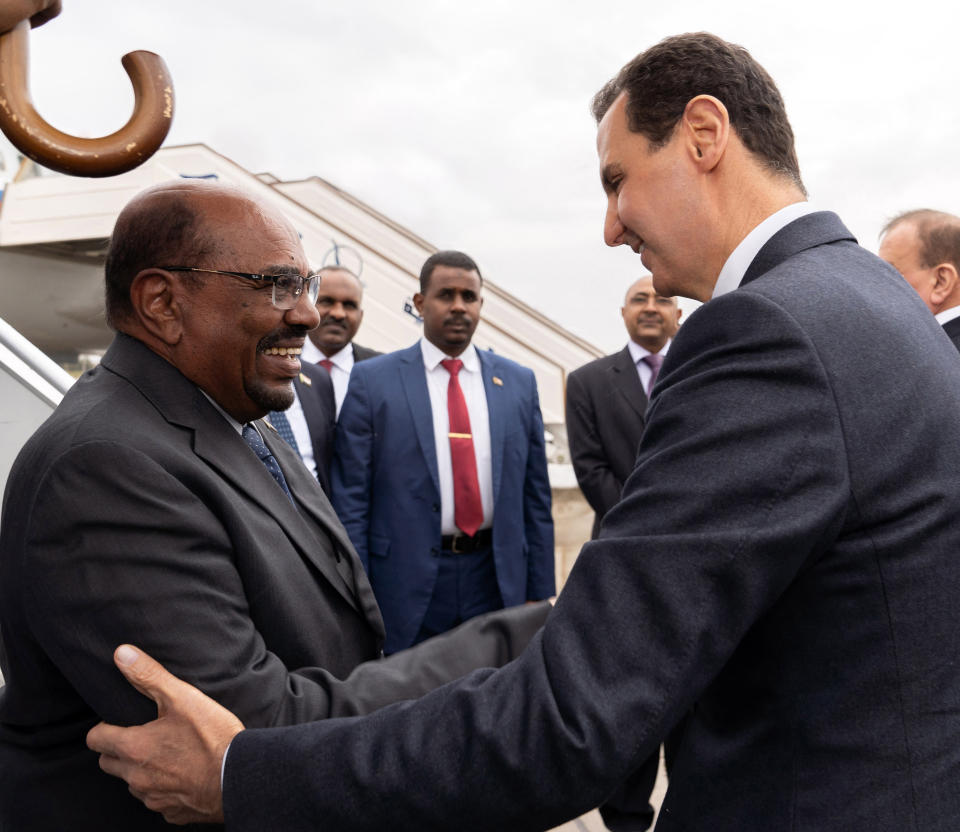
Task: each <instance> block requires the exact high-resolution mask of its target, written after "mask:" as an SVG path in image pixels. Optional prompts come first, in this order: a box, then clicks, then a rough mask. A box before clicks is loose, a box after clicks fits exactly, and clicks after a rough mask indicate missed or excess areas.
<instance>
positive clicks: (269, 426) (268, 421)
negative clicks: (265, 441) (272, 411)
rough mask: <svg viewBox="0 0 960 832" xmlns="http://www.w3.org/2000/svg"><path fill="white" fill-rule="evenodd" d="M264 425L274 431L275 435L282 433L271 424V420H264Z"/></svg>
mask: <svg viewBox="0 0 960 832" xmlns="http://www.w3.org/2000/svg"><path fill="white" fill-rule="evenodd" d="M263 423H264V424H265V425H266V426H267V427H268V428H270V430H272V431H273V432H274V433H275V434H277V436H279V435H280V431H278V430H277V429H276V428H275V427H274V426H273V424H272V423H271V422H270V420H269V419H264V420H263Z"/></svg>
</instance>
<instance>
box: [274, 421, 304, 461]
mask: <svg viewBox="0 0 960 832" xmlns="http://www.w3.org/2000/svg"><path fill="white" fill-rule="evenodd" d="M269 415H270V424H271V425H273V426H274V427H275V428H276V429H277V433H279V434H280V438H281V439H282V440H283V441H284V442H286V443H287V444H288V445H289V446H290V447H291V448H293V449H294V450H295V451H296V452H297V455H298V456H299V454H300V446H299V445H297V438H296V437H295V436H294V435H293V428H292V427H290V421H289V420H288V419H287V416H286V414H285V413H283V412H281V411H279V410H271V411H270V414H269Z"/></svg>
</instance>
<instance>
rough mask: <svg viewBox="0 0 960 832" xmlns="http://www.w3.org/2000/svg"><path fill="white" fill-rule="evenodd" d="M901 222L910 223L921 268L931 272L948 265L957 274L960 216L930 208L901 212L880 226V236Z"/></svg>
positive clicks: (958, 267) (959, 248) (959, 266)
mask: <svg viewBox="0 0 960 832" xmlns="http://www.w3.org/2000/svg"><path fill="white" fill-rule="evenodd" d="M904 222H909V223H912V225H913V227H914V228H915V229H916V230H917V237H919V238H920V252H919V254H920V265H921V266H923V267H924V268H925V269H931V268H933V267H934V266H939V265H940V264H941V263H950V264H951V265H952V266H953V267H954V268H955V269H956V270H957V271H958V272H960V217H956V216H954V215H953V214H948V213H947V212H946V211H934V210H932V209H930V208H919V209H917V210H915V211H904V212H903V213H902V214H897V216H895V217H894V218H893V219H892V220H890V222H888V223H887V224H886V225H885V226H884V227H883V231H881V232H880V236H881V237H883V236H884V235H885V234H887V233H888V232H890V231H892V230H893V229H894V228H895V227H896V226H898V225H900V224H901V223H904Z"/></svg>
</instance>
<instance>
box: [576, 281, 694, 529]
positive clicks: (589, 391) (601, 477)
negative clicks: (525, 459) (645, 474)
mask: <svg viewBox="0 0 960 832" xmlns="http://www.w3.org/2000/svg"><path fill="white" fill-rule="evenodd" d="M620 315H621V316H622V317H623V323H624V325H625V326H626V328H627V335H629V340H628V341H627V345H626V346H625V347H624V348H623V349H622V350H620V352H617V353H614V354H613V355H607V356H604V357H603V358H598V359H597V360H596V361H591V362H590V363H589V364H584V365H583V366H582V367H580V368H578V369H576V370H574V371H573V372H572V373H570V377H569V378H568V379H567V408H566V413H567V440H568V441H569V443H570V456H571V459H572V460H573V470H574V472H575V473H576V475H577V483H578V484H579V486H580V490H581V491H582V492H583V496H584V497H586V498H587V502H588V503H590V507H591V508H592V509H593V510H594V512H596V517H595V518H594V522H593V532H592V535H591V536H592V537H594V538H595V537H596V536H597V533H598V532H599V531H600V521H601V520H602V519H603V515H604V514H606V513H607V512H608V511H609V510H610V509H611V508H613V507H614V506H615V505H616V504H617V503H618V502H620V492H621V491H622V490H623V484H624V483H625V482H626V481H627V477H628V476H630V472H631V471H632V470H633V463H634V462H635V461H636V458H637V448H638V447H639V446H640V434H641V433H643V416H644V413H645V412H646V409H647V401H648V398H647V397H648V395H649V393H650V391H651V390H652V389H653V385H654V383H655V382H656V379H657V375H658V374H659V372H660V366H661V364H662V363H663V359H664V358H665V357H666V354H667V350H668V349H669V348H670V339H671V338H672V337H673V336H674V334H675V333H676V331H677V327H678V326H679V325H680V307H679V306H678V305H677V299H676V298H670V297H666V296H664V295H660V294H658V293H657V291H656V289H654V288H653V279H652V278H651V277H650V276H649V275H647V276H645V277H641V278H640V279H639V280H637V281H636V282H635V283H634V284H633V285H631V286H630V288H629V289H628V290H627V294H626V297H625V298H624V300H623V306H622V307H621V309H620Z"/></svg>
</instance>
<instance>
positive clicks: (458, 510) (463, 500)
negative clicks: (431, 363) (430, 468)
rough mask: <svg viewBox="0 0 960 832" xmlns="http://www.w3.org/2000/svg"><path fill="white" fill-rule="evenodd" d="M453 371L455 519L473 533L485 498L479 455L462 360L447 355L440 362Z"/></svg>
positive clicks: (450, 386) (449, 393)
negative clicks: (462, 380) (462, 378)
mask: <svg viewBox="0 0 960 832" xmlns="http://www.w3.org/2000/svg"><path fill="white" fill-rule="evenodd" d="M440 363H441V364H442V365H443V367H444V369H445V370H446V371H447V372H448V373H450V381H449V382H448V384H447V415H448V417H449V419H450V433H449V437H450V463H451V467H452V468H453V522H454V523H456V524H457V528H458V529H460V530H461V531H462V532H463V533H464V534H467V535H470V536H471V537H473V535H474V534H475V533H476V531H477V529H479V528H480V524H481V523H482V522H483V502H482V501H481V499H480V480H479V478H478V477H477V456H476V454H475V453H474V451H473V434H472V433H471V431H470V414H469V413H468V412H467V400H466V399H465V398H464V397H463V390H462V389H461V387H460V379H458V378H457V375H458V374H459V373H460V368H461V367H463V362H462V361H461V360H460V359H459V358H446V359H444V360H443V361H441V362H440Z"/></svg>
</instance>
